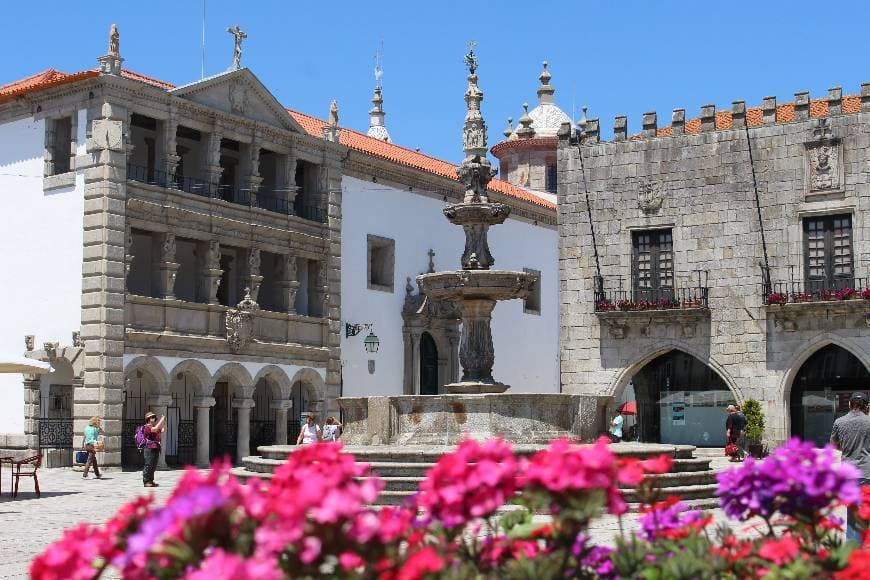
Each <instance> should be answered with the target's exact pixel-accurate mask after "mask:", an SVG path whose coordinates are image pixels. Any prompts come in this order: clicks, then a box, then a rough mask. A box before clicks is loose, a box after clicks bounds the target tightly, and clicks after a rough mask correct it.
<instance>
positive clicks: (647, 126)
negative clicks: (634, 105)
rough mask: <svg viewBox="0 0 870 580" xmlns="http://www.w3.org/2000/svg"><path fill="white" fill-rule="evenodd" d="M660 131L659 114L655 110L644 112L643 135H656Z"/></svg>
mask: <svg viewBox="0 0 870 580" xmlns="http://www.w3.org/2000/svg"><path fill="white" fill-rule="evenodd" d="M657 131H658V115H657V114H656V112H655V111H650V112H647V113H644V114H643V136H644V137H655V136H656V132H657Z"/></svg>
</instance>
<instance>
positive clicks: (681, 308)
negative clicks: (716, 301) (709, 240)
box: [595, 273, 710, 338]
mask: <svg viewBox="0 0 870 580" xmlns="http://www.w3.org/2000/svg"><path fill="white" fill-rule="evenodd" d="M705 277H706V276H705ZM698 279H699V282H700V273H699V276H698ZM618 286H620V288H619V289H615V290H607V289H605V288H606V284H605V283H604V280H603V279H599V281H598V288H599V289H598V290H597V291H596V292H595V314H596V315H597V316H598V318H599V320H600V321H601V322H602V325H603V326H606V327H607V328H608V329H609V331H610V336H611V337H612V338H625V337H626V336H628V335H629V333H630V331H631V329H632V327H634V328H636V329H637V330H638V332H639V334H640V335H641V336H650V332H651V326H652V325H653V324H655V325H657V326H674V327H677V328H678V332H679V336H680V337H681V338H692V337H694V336H695V335H696V333H697V325H698V323H699V322H703V321H705V320H708V319H709V317H710V311H709V309H708V307H707V296H708V293H709V289H708V288H707V287H706V286H703V285H701V284H700V283H699V284H697V285H694V286H676V287H674V288H656V289H653V288H649V289H644V288H632V289H628V290H626V289H622V288H621V286H622V280H620V281H619V283H618Z"/></svg>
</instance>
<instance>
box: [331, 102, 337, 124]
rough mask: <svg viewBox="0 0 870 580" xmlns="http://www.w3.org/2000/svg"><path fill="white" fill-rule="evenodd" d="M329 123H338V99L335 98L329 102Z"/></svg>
mask: <svg viewBox="0 0 870 580" xmlns="http://www.w3.org/2000/svg"><path fill="white" fill-rule="evenodd" d="M329 124H330V125H333V126H335V125H338V101H336V100H335V99H332V103H330V104H329Z"/></svg>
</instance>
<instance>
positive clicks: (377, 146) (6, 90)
mask: <svg viewBox="0 0 870 580" xmlns="http://www.w3.org/2000/svg"><path fill="white" fill-rule="evenodd" d="M98 74H99V72H98V71H97V70H88V71H82V72H77V73H72V74H69V73H64V72H61V71H58V70H55V69H48V70H46V71H43V72H41V73H39V74H36V75H33V76H31V77H27V78H26V79H22V80H20V81H15V82H13V83H9V84H7V85H3V86H0V102H3V101H4V100H7V99H12V98H15V97H19V96H22V95H24V94H27V93H30V92H34V91H37V90H41V89H46V88H49V87H52V86H57V85H60V84H65V83H69V82H74V81H77V80H80V79H84V78H90V77H94V76H97V75H98ZM122 74H123V75H124V76H125V77H126V78H129V79H133V80H136V81H140V82H143V83H146V84H149V85H152V86H155V87H157V88H160V89H165V90H169V89H172V88H174V85H172V84H170V83H166V82H163V81H160V80H157V79H154V78H151V77H147V76H145V75H141V74H139V73H136V72H133V71H129V70H123V71H122ZM288 112H289V113H290V115H291V116H292V117H293V118H294V119H296V122H298V123H299V124H300V125H301V126H302V128H303V129H305V130H306V131H307V132H308V133H309V134H310V135H313V136H315V137H322V136H323V131H322V129H323V127H324V126H325V125H326V121H324V120H322V119H318V118H316V117H312V116H311V115H306V114H305V113H300V112H298V111H292V110H289V109H288ZM340 142H341V144H342V145H345V146H347V147H350V148H351V149H354V150H356V151H360V152H363V153H367V154H369V155H373V156H375V157H381V158H383V159H387V160H389V161H393V162H395V163H400V164H402V165H406V166H408V167H413V168H415V169H420V170H422V171H427V172H429V173H433V174H435V175H440V176H442V177H447V178H448V179H453V180H455V181H458V177H457V175H456V166H455V165H453V164H452V163H448V162H447V161H443V160H441V159H437V158H435V157H431V156H429V155H426V154H424V153H420V152H419V151H414V150H412V149H408V148H406V147H402V146H400V145H395V144H393V143H387V142H386V141H381V140H380V139H375V138H374V137H369V136H368V135H365V134H363V133H360V132H358V131H354V130H352V129H346V128H342V130H341V137H340ZM489 189H491V190H493V191H497V192H499V193H501V194H504V195H507V196H510V197H514V198H517V199H521V200H523V201H527V202H530V203H533V204H535V205H538V206H541V207H545V208H547V209H555V208H556V206H555V204H553V203H552V202H550V201H547V200H545V199H542V198H540V197H538V196H536V195H535V194H533V193H531V192H530V191H528V190H526V189H523V188H521V187H517V186H515V185H511V184H510V183H508V182H506V181H502V180H500V179H493V180H492V181H491V182H490V183H489Z"/></svg>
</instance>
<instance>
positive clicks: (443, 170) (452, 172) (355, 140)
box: [287, 109, 556, 209]
mask: <svg viewBox="0 0 870 580" xmlns="http://www.w3.org/2000/svg"><path fill="white" fill-rule="evenodd" d="M287 111H288V112H289V113H290V115H291V116H292V117H293V118H294V119H296V122H297V123H299V124H300V125H302V128H303V129H305V130H306V131H307V132H308V133H309V134H311V135H314V136H317V137H320V136H321V135H323V127H325V126H326V121H324V120H323V119H318V118H316V117H312V116H311V115H306V114H305V113H300V112H299V111H293V110H292V109H288V110H287ZM339 142H340V143H341V144H342V145H345V146H346V147H350V148H351V149H354V150H356V151H360V152H362V153H368V154H370V155H374V156H376V157H381V158H384V159H388V160H390V161H394V162H396V163H400V164H402V165H406V166H409V167H413V168H415V169H421V170H423V171H428V172H429V173H434V174H435V175H440V176H441V177H446V178H448V179H452V180H454V181H458V177H457V175H456V166H455V165H453V164H452V163H448V162H447V161H444V160H442V159H437V158H435V157H431V156H429V155H426V154H424V153H420V152H419V151H414V150H412V149H408V148H406V147H402V146H400V145H396V144H395V143H387V142H386V141H381V140H380V139H375V138H374V137H369V136H368V135H365V134H363V133H360V132H358V131H354V130H353V129H346V128H342V129H341V135H340V137H339ZM489 189H491V190H493V191H497V192H499V193H502V194H504V195H508V196H510V197H516V198H518V199H522V200H524V201H528V202H531V203H533V204H535V205H539V206H542V207H546V208H548V209H555V207H556V206H555V204H553V203H551V202H549V201H547V200H545V199H542V198H540V197H538V196H537V195H535V194H533V193H531V192H530V191H528V190H526V189H523V188H521V187H517V186H515V185H512V184H510V183H508V182H506V181H502V180H500V179H493V180H492V181H490V183H489Z"/></svg>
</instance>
